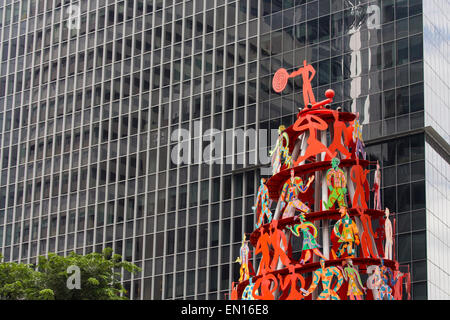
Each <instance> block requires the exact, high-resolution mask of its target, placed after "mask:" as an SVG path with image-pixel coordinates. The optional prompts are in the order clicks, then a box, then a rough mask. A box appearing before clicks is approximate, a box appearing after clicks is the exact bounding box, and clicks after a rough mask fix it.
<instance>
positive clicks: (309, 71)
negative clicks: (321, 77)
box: [272, 60, 316, 107]
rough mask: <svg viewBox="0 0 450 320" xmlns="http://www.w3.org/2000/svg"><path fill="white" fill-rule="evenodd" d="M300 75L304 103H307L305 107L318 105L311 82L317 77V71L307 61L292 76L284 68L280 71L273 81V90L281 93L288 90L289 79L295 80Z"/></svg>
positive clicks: (276, 73)
mask: <svg viewBox="0 0 450 320" xmlns="http://www.w3.org/2000/svg"><path fill="white" fill-rule="evenodd" d="M300 75H301V76H302V79H303V101H304V103H305V107H306V106H307V105H309V104H311V105H313V104H315V103H316V98H315V97H314V93H313V90H312V86H311V81H312V79H314V76H315V75H316V70H315V69H314V67H313V66H312V65H310V64H307V63H306V60H304V61H303V67H301V68H300V69H298V70H297V71H294V72H292V73H291V74H289V73H288V72H287V71H286V69H284V68H281V69H278V70H277V72H275V75H274V77H273V80H272V87H273V90H274V91H275V92H277V93H280V92H281V91H283V90H284V89H285V88H286V85H287V82H288V79H289V78H294V77H297V76H300Z"/></svg>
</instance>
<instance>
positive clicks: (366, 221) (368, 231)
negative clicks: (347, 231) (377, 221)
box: [356, 207, 378, 258]
mask: <svg viewBox="0 0 450 320" xmlns="http://www.w3.org/2000/svg"><path fill="white" fill-rule="evenodd" d="M356 210H357V211H358V213H359V218H360V219H361V223H362V225H363V231H362V233H361V249H362V253H363V257H364V258H371V257H372V258H378V255H377V254H376V253H375V251H374V248H373V245H372V239H375V236H374V234H373V229H372V219H370V216H369V215H368V214H365V213H364V211H365V210H364V209H363V208H361V207H356Z"/></svg>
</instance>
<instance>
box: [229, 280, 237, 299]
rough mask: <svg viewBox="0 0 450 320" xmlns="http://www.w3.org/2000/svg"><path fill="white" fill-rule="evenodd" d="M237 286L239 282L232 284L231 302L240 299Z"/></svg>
mask: <svg viewBox="0 0 450 320" xmlns="http://www.w3.org/2000/svg"><path fill="white" fill-rule="evenodd" d="M237 286H238V283H237V282H232V283H231V295H230V300H237V299H238V292H237Z"/></svg>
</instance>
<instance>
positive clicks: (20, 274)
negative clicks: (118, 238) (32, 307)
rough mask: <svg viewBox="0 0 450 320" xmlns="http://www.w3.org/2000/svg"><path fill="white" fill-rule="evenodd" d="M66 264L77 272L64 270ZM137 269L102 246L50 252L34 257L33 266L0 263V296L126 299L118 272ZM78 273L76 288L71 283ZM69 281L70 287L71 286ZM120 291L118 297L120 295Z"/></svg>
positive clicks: (4, 297)
mask: <svg viewBox="0 0 450 320" xmlns="http://www.w3.org/2000/svg"><path fill="white" fill-rule="evenodd" d="M70 266H76V267H78V268H77V270H79V273H78V272H77V271H71V272H68V269H69V267H70ZM122 270H124V272H131V273H135V272H140V271H141V270H140V269H139V268H138V267H137V266H135V265H134V264H132V263H130V262H127V261H122V257H121V256H120V255H118V254H113V253H112V249H110V248H106V249H105V250H104V251H103V252H102V253H95V252H94V253H90V254H87V255H85V256H82V255H79V254H76V253H75V252H73V253H71V254H70V255H69V256H67V257H62V256H59V255H57V254H54V253H50V254H48V256H47V257H44V256H41V257H39V258H38V264H37V265H36V266H32V265H26V264H18V263H13V262H8V263H5V262H3V263H0V299H3V300H20V299H33V300H53V299H55V300H122V299H127V297H126V296H125V293H126V291H125V289H124V287H123V286H122V285H121V283H120V280H121V271H122ZM77 275H79V289H77V288H76V287H77V286H75V288H73V287H74V285H73V284H74V283H77V281H76V280H75V279H76V277H77ZM71 284H72V286H71ZM121 294H122V296H121Z"/></svg>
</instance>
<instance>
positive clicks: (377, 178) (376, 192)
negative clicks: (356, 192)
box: [372, 161, 381, 210]
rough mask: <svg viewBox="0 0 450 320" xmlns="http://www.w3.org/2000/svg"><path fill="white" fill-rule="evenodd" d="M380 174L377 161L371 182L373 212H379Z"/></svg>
mask: <svg viewBox="0 0 450 320" xmlns="http://www.w3.org/2000/svg"><path fill="white" fill-rule="evenodd" d="M380 188H381V172H380V163H379V162H378V161H377V169H376V170H375V175H374V181H373V189H372V191H373V192H374V196H373V208H374V209H375V210H381V192H380Z"/></svg>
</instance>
